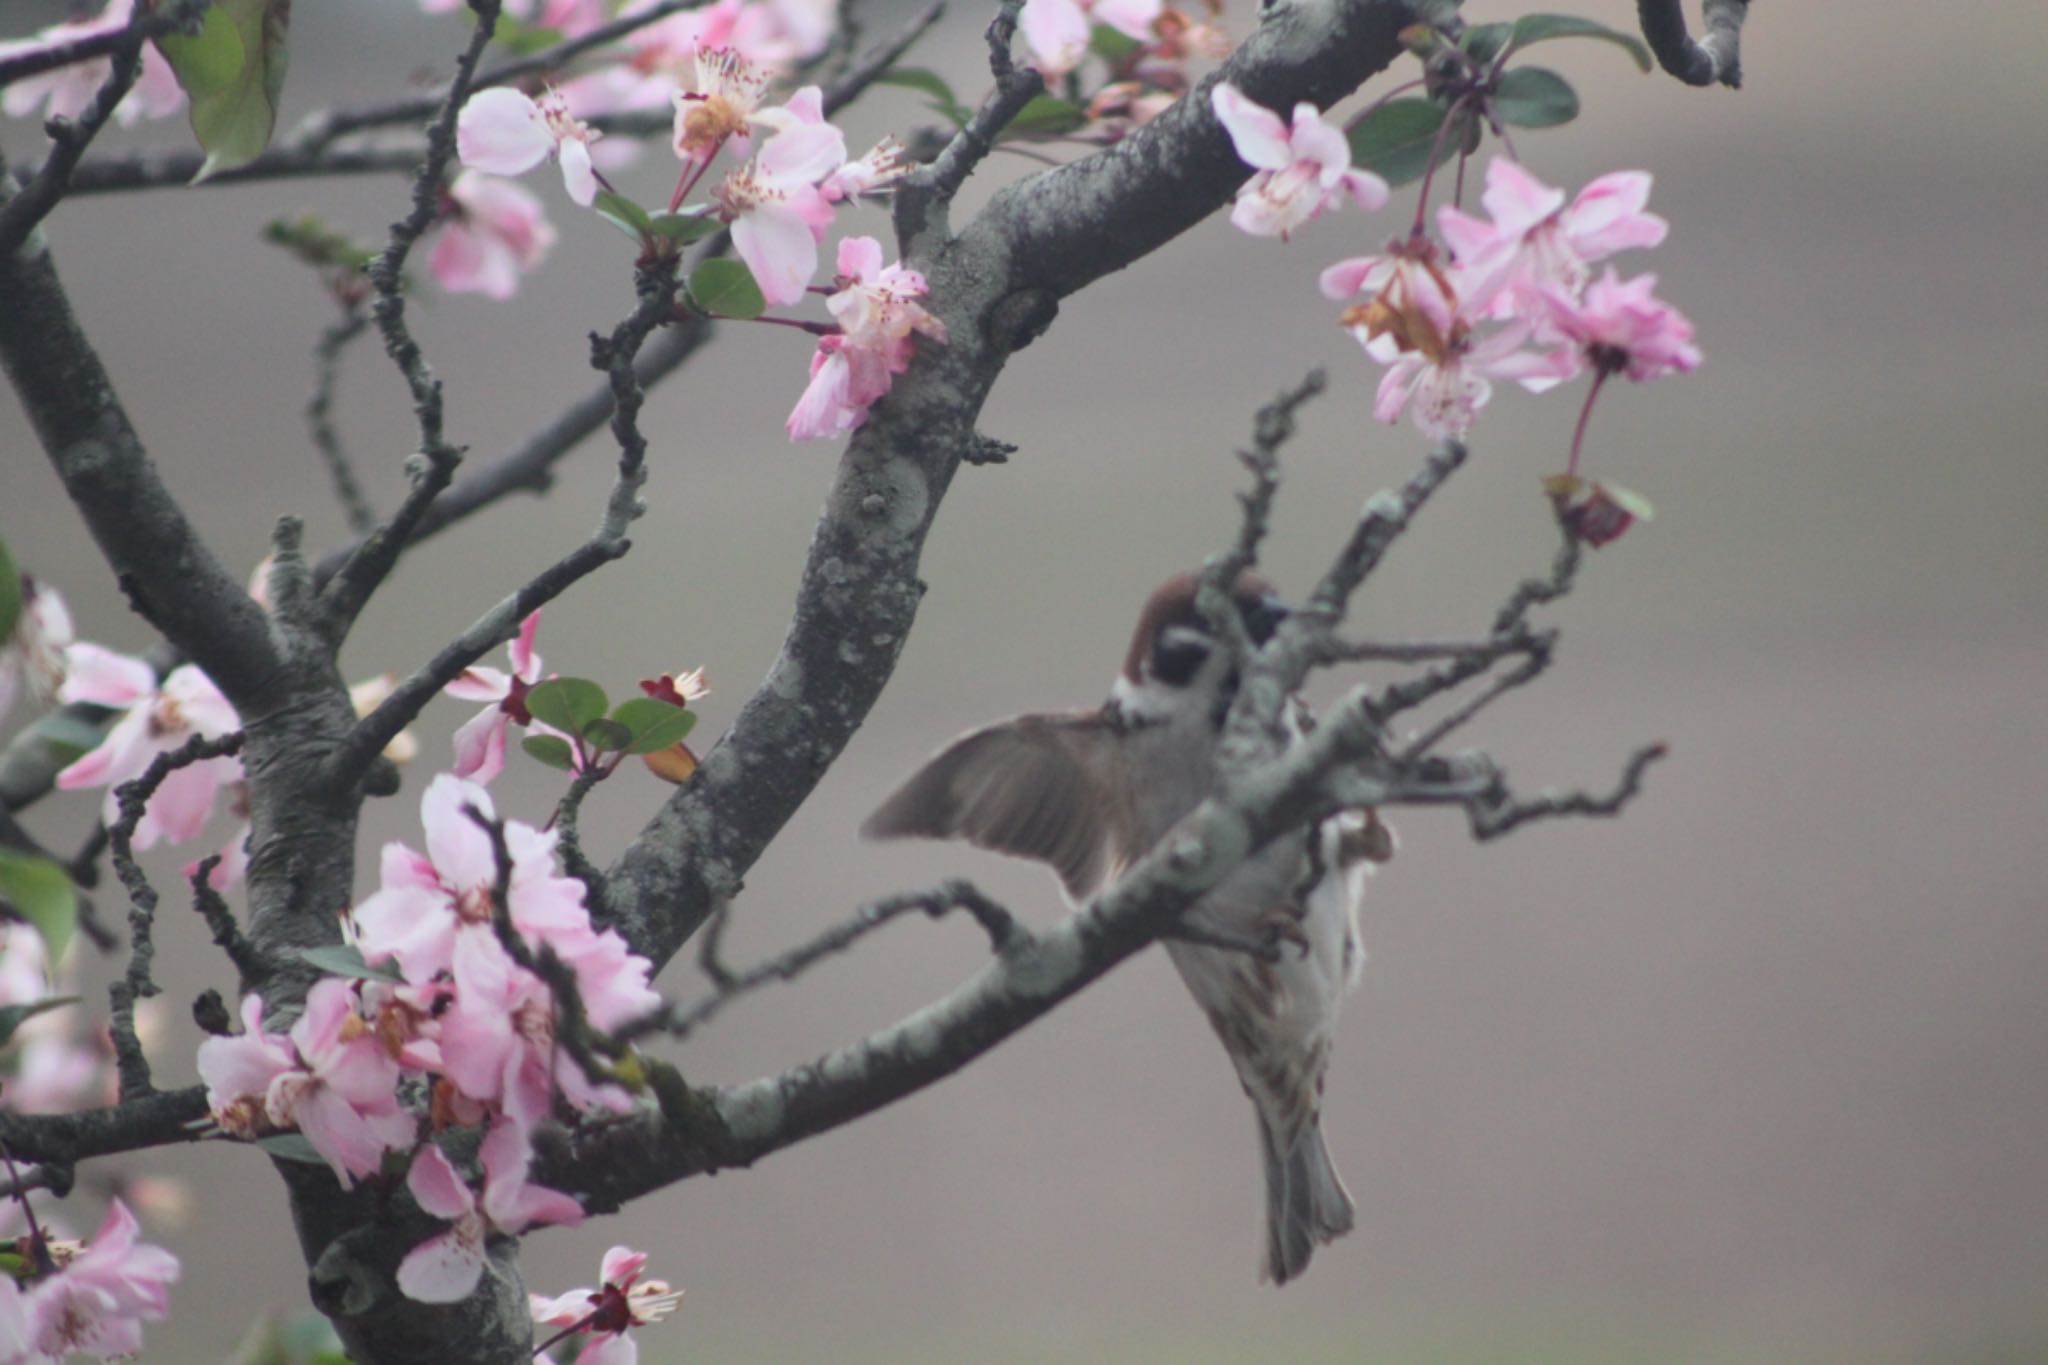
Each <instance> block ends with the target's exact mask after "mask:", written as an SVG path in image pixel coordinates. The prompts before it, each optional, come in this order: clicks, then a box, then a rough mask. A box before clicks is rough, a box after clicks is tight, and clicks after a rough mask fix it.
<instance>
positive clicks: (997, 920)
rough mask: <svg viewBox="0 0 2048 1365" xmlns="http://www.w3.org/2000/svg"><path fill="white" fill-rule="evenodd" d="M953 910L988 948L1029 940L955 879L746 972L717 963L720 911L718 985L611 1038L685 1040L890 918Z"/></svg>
mask: <svg viewBox="0 0 2048 1365" xmlns="http://www.w3.org/2000/svg"><path fill="white" fill-rule="evenodd" d="M955 909H960V910H965V911H967V913H968V914H970V915H972V916H973V917H974V920H975V923H977V924H979V925H980V926H981V927H982V930H983V932H984V933H986V934H987V935H988V940H989V947H990V948H991V949H992V950H993V951H994V952H996V953H998V954H1002V953H1009V952H1013V951H1015V950H1016V948H1017V946H1018V945H1019V944H1020V943H1022V942H1024V941H1025V940H1027V939H1028V938H1029V934H1028V933H1027V931H1026V930H1025V929H1024V927H1023V926H1022V925H1020V924H1019V923H1018V922H1017V920H1016V918H1015V916H1013V915H1011V913H1010V912H1009V911H1008V910H1006V909H1004V908H1003V907H1002V906H1001V905H999V904H997V903H996V902H995V901H993V900H990V899H989V898H988V897H987V896H985V895H983V894H982V893H981V891H980V890H979V889H978V888H977V887H975V886H974V885H973V884H972V883H971V882H965V881H958V880H955V881H947V882H941V883H940V884H939V885H938V886H936V887H934V888H932V889H931V890H929V891H904V892H899V893H897V894H896V895H893V896H884V897H882V898H881V899H880V900H875V901H870V902H868V903H867V904H866V905H863V906H861V907H860V909H858V910H856V911H854V913H853V917H852V918H851V919H848V920H846V921H844V922H842V923H839V924H835V925H833V926H832V927H831V928H829V929H826V930H825V931H824V932H823V933H820V934H818V935H817V936H816V937H814V938H811V939H809V940H807V941H806V942H804V943H801V944H798V945H797V946H796V947H794V948H792V949H790V950H789V951H788V952H785V953H778V954H777V955H776V956H774V957H771V958H769V959H768V960H767V961H765V962H762V963H760V964H758V965H756V966H753V967H749V968H748V969H747V970H745V971H743V972H734V971H731V970H729V969H728V968H726V967H725V965H724V964H723V963H722V962H719V961H718V953H717V949H716V948H715V947H713V946H712V945H713V943H714V942H715V940H716V939H718V938H722V937H723V934H724V923H725V920H726V918H727V913H726V911H725V910H721V911H720V912H719V913H718V914H717V915H715V916H714V917H713V919H712V921H711V923H709V924H707V925H706V926H705V928H704V936H705V951H704V953H703V956H702V959H701V960H702V961H703V962H704V970H705V974H706V975H708V976H710V977H711V979H712V981H713V982H714V983H715V984H716V987H717V989H715V990H714V991H713V992H712V993H711V994H709V995H707V996H704V997H703V998H702V999H700V1000H698V1001H696V1002H695V1003H694V1004H691V1005H688V1006H671V1007H670V1008H668V1009H666V1010H661V1011H656V1012H655V1013H654V1014H652V1015H650V1016H649V1017H647V1018H645V1019H642V1020H638V1021H636V1022H634V1023H631V1024H628V1025H627V1026H626V1027H624V1028H622V1029H620V1030H619V1031H618V1032H617V1033H616V1034H614V1035H613V1036H614V1038H615V1039H616V1040H617V1041H619V1042H621V1043H626V1042H631V1041H633V1040H635V1039H638V1038H644V1037H647V1036H648V1035H650V1034H655V1033H666V1034H668V1035H670V1036H671V1037H675V1038H686V1037H688V1036H689V1035H690V1033H691V1032H692V1031H693V1030H695V1029H698V1028H701V1027H703V1026H704V1025H705V1024H707V1023H709V1022H710V1021H711V1019H712V1018H713V1017H714V1016H716V1015H717V1014H718V1013H719V1012H720V1011H722V1010H723V1009H724V1008H725V1007H726V1006H727V1005H729V1004H731V1003H732V1002H733V1001H735V1000H737V999H738V998H739V997H740V996H742V995H746V994H749V993H750V992H753V991H756V990H758V989H760V988H761V987H762V986H766V985H768V984H770V983H771V982H776V981H791V980H794V979H795V978H796V977H798V976H800V975H801V974H802V973H803V972H804V971H806V970H807V969H808V968H810V967H811V966H813V965H814V964H816V963H817V962H819V961H821V960H822V959H824V958H827V957H830V956H832V955H833V954H835V953H841V952H844V951H846V950H847V949H848V948H851V947H852V946H853V945H854V944H855V943H857V942H859V941H860V940H861V939H863V938H865V937H866V936H867V935H868V934H869V933H871V932H873V931H874V930H876V929H879V928H880V927H881V926H882V925H884V924H887V923H888V922H889V921H890V920H892V919H896V918H898V917H899V916H902V915H906V914H909V913H910V912H911V911H913V910H917V911H922V912H923V913H924V914H926V915H928V916H929V917H931V918H932V919H938V918H940V917H942V916H943V915H945V914H946V913H947V912H948V911H951V910H955Z"/></svg>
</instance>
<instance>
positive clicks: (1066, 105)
mask: <svg viewBox="0 0 2048 1365" xmlns="http://www.w3.org/2000/svg"><path fill="white" fill-rule="evenodd" d="M1086 122H1088V114H1087V111H1086V110H1084V109H1082V108H1081V106H1080V105H1078V104H1076V103H1074V102H1073V101H1072V100H1063V99H1060V98H1058V97H1057V96H1054V95H1033V96H1032V97H1031V98H1030V100H1029V101H1027V102H1026V103H1025V105H1024V107H1023V108H1022V109H1019V110H1018V111H1017V116H1016V117H1015V118H1013V119H1011V120H1010V122H1009V123H1008V125H1006V126H1005V127H1004V129H1003V131H1004V132H1005V133H1065V132H1071V131H1072V130H1074V129H1076V128H1079V127H1080V126H1081V125H1082V124H1084V123H1086Z"/></svg>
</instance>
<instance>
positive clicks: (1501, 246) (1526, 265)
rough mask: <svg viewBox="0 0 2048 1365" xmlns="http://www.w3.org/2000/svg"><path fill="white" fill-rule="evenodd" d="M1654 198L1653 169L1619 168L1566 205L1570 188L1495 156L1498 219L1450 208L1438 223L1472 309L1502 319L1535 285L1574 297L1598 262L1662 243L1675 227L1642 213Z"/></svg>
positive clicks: (1493, 194)
mask: <svg viewBox="0 0 2048 1365" xmlns="http://www.w3.org/2000/svg"><path fill="white" fill-rule="evenodd" d="M1649 199H1650V177H1649V175H1648V174H1647V173H1645V172H1643V171H1617V172H1615V173H1613V174H1612V175H1603V176H1601V177H1600V178H1599V179H1598V180H1595V181H1593V182H1592V183H1591V184H1589V185H1587V186H1586V188H1584V189H1583V190H1580V191H1579V193H1578V195H1577V196H1576V197H1575V198H1574V199H1573V200H1572V202H1571V203H1570V204H1569V205H1567V204H1566V203H1565V202H1564V191H1562V190H1558V189H1552V188H1551V187H1550V186H1548V185H1545V184H1544V183H1543V182H1542V181H1540V180H1538V179H1536V177H1535V176H1533V175H1530V174H1529V172H1528V171H1526V170H1524V169H1523V168H1522V166H1521V165H1520V164H1518V163H1517V162H1514V161H1512V160H1510V159H1508V158H1507V157H1504V156H1496V157H1495V158H1494V159H1493V160H1492V162H1490V163H1489V164H1488V165H1487V168H1486V192H1485V194H1484V195H1483V196H1482V200H1481V201H1482V202H1483V203H1484V204H1485V205H1486V211H1487V212H1488V213H1489V214H1491V215H1492V216H1493V221H1492V222H1491V223H1487V222H1483V221H1481V220H1480V219H1477V218H1474V217H1471V216H1470V215H1468V214H1465V213H1462V212H1460V211H1459V210H1457V209H1455V208H1452V207H1450V206H1448V205H1446V206H1445V207H1444V208H1442V209H1441V210H1439V211H1438V214H1437V222H1438V224H1439V226H1440V227H1441V228H1442V231H1443V235H1444V241H1445V242H1446V243H1448V244H1449V246H1450V248H1451V251H1452V254H1453V255H1454V256H1455V258H1456V260H1457V278H1458V281H1459V291H1460V293H1462V294H1463V295H1464V297H1465V300H1466V305H1467V308H1468V309H1469V311H1470V312H1471V313H1472V314H1473V316H1476V317H1502V316H1505V315H1507V313H1509V312H1510V311H1511V310H1513V309H1515V308H1516V306H1517V300H1518V299H1520V298H1523V297H1526V296H1527V294H1528V293H1529V291H1532V290H1537V289H1542V288H1546V287H1547V288H1556V289H1560V290H1562V291H1564V292H1565V293H1567V294H1570V295H1572V296H1574V297H1576V296H1577V295H1578V293H1579V291H1580V290H1581V289H1583V288H1585V286H1586V281H1587V279H1588V278H1589V276H1590V275H1591V271H1590V269H1589V268H1588V267H1589V266H1590V265H1591V263H1592V262H1595V261H1600V260H1604V259H1606V258H1607V257H1609V256H1611V255H1613V254H1614V253H1615V252H1617V251H1625V250H1628V249H1630V248H1633V247H1651V246H1655V245H1657V243H1659V242H1661V241H1663V240H1664V237H1665V234H1666V233H1668V232H1669V231H1670V230H1671V225H1670V224H1669V223H1667V222H1665V221H1664V219H1662V218H1660V217H1658V216H1657V215H1656V214H1654V213H1646V212H1644V211H1643V206H1644V205H1645V204H1647V203H1648V202H1649ZM1537 311H1538V312H1540V311H1541V310H1540V308H1538V309H1537Z"/></svg>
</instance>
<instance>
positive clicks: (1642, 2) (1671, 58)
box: [1636, 0, 1749, 90]
mask: <svg viewBox="0 0 2048 1365" xmlns="http://www.w3.org/2000/svg"><path fill="white" fill-rule="evenodd" d="M1700 12H1701V17H1702V18H1703V19H1705V21H1706V26H1707V32H1706V37H1704V38H1702V39H1701V40H1699V41H1698V42H1695V41H1693V38H1692V35H1691V34H1689V33H1687V32H1686V28H1685V8H1684V3H1683V0H1636V20H1637V22H1638V23H1639V24H1640V25H1641V26H1642V30H1643V37H1644V38H1645V39H1647V40H1648V42H1649V44H1650V51H1652V52H1654V53H1656V54H1657V64H1658V65H1659V66H1662V67H1663V68H1664V69H1665V70H1666V71H1668V72H1670V73H1671V74H1672V75H1674V76H1676V77H1678V79H1680V80H1682V81H1684V82H1685V83H1686V84H1687V85H1712V84H1714V82H1716V81H1719V82H1720V83H1721V84H1722V85H1725V86H1727V87H1728V88H1729V89H1731V90H1733V89H1736V88H1738V87H1740V86H1741V84H1742V21H1743V20H1744V19H1747V18H1748V17H1749V0H1702V3H1701V5H1700Z"/></svg>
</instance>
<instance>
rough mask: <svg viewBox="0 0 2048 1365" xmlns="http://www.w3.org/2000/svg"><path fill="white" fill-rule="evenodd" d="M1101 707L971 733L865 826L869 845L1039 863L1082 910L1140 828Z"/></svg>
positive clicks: (1009, 722)
mask: <svg viewBox="0 0 2048 1365" xmlns="http://www.w3.org/2000/svg"><path fill="white" fill-rule="evenodd" d="M1119 774H1120V765H1119V764H1118V762H1117V752H1116V732H1115V730H1114V727H1113V726H1112V725H1111V723H1110V722H1109V720H1108V719H1107V718H1106V717H1105V716H1104V715H1103V713H1102V712H1100V711H1082V712H1071V713H1067V714H1060V715H1031V716H1018V717H1016V718H1015V719H1013V720H1007V721H1003V722H1001V723H999V724H996V725H990V726H988V727H986V728H984V729H980V730H976V731H973V732H972V733H970V734H967V735H963V736H961V737H960V738H959V739H957V740H955V741H953V743H951V744H949V745H948V746H946V748H945V749H943V750H941V751H940V753H939V754H938V756H937V757H935V758H933V759H932V761H931V762H929V763H927V764H925V765H924V767H923V768H921V769H919V770H918V772H917V774H916V775H915V776H913V777H912V778H911V779H910V780H909V781H908V782H906V783H904V784H903V786H902V787H901V788H899V789H898V790H897V791H896V793H895V795H893V796H891V797H890V798H889V799H888V800H887V801H884V802H883V803H882V804H881V806H880V807H878V808H877V809H876V811H875V813H874V814H873V815H870V816H869V817H868V818H867V821H866V823H864V824H863V825H862V826H861V831H860V832H861V833H862V834H863V835H865V836H866V837H868V838H870V839H893V838H903V837H922V838H928V839H955V838H959V839H966V840H967V841H968V842H969V843H971V844H974V845H976V846H977V847H980V848H987V849H994V850H995V851H997V852H999V853H1011V854H1015V855H1017V856H1018V857H1022V858H1036V859H1037V860H1038V861H1040V862H1042V863H1046V864H1049V865H1050V866H1051V867H1052V869H1053V871H1055V872H1057V873H1058V874H1059V878H1060V881H1061V883H1062V884H1063V885H1064V886H1065V887H1066V890H1067V895H1068V897H1069V898H1071V899H1072V900H1073V901H1074V902H1075V903H1076V904H1079V903H1080V902H1082V901H1084V900H1086V899H1087V898H1088V897H1089V896H1090V895H1092V894H1093V893H1094V892H1095V891H1096V889H1098V888H1099V887H1100V886H1102V885H1103V883H1104V882H1106V881H1108V880H1109V879H1110V878H1111V877H1112V876H1114V875H1115V873H1116V872H1117V871H1119V870H1121V866H1122V864H1123V862H1124V861H1125V860H1126V859H1127V857H1128V853H1127V850H1128V849H1129V848H1130V846H1131V844H1132V842H1133V830H1134V828H1135V825H1136V820H1135V817H1134V816H1133V814H1132V806H1131V795H1130V790H1129V783H1128V781H1127V780H1125V779H1123V778H1122V777H1121V776H1120V775H1119Z"/></svg>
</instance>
